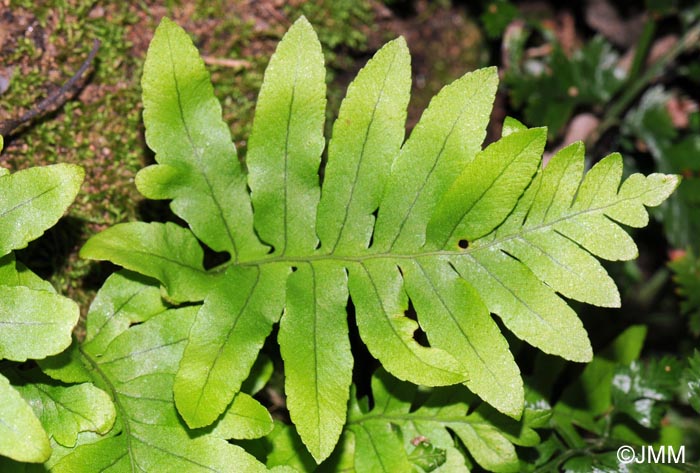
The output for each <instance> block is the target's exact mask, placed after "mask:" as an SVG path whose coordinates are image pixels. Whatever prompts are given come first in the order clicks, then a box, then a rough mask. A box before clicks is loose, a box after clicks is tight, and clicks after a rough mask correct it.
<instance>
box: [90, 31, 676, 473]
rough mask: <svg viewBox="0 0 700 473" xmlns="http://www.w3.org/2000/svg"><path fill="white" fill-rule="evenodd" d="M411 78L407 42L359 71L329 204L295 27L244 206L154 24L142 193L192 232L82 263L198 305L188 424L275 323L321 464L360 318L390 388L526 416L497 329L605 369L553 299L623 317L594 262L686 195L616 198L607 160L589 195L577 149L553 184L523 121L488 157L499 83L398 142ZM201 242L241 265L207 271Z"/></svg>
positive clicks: (116, 236) (330, 178)
mask: <svg viewBox="0 0 700 473" xmlns="http://www.w3.org/2000/svg"><path fill="white" fill-rule="evenodd" d="M409 63H410V58H409V54H408V51H407V48H406V45H405V42H404V41H403V40H402V39H397V40H395V41H392V42H390V43H388V44H387V45H386V46H384V47H383V48H382V49H381V50H380V51H379V52H377V54H376V55H375V56H374V57H373V58H372V59H371V60H370V61H369V62H368V63H367V65H366V66H365V67H364V68H363V69H362V70H361V71H360V72H359V74H358V76H357V78H356V79H355V80H354V81H353V83H352V84H351V85H350V86H349V88H348V92H347V95H346V97H345V99H344V101H343V103H342V105H341V108H340V112H339V115H338V118H337V120H336V122H335V124H334V127H333V135H332V138H331V139H330V141H329V144H328V161H327V164H326V166H325V168H324V170H323V183H322V185H321V184H319V181H320V177H319V176H320V171H319V166H320V162H321V158H320V156H321V152H322V151H323V144H324V141H323V136H322V129H323V117H324V103H325V98H324V94H325V85H324V82H323V81H324V68H323V59H322V54H321V49H320V45H319V42H318V39H317V38H316V35H315V34H314V32H313V29H312V28H311V26H310V25H309V23H308V22H307V21H306V20H305V19H303V18H302V19H300V20H298V21H297V22H296V23H294V25H293V26H292V27H291V28H290V30H289V32H288V33H287V34H286V35H285V37H284V38H283V39H282V41H281V42H280V44H279V46H278V48H277V51H276V52H275V54H274V56H273V57H272V59H271V61H270V65H269V67H268V69H267V71H266V74H265V79H264V82H263V87H262V90H261V93H260V100H259V103H258V108H257V112H256V117H255V123H254V126H253V134H252V136H251V138H250V142H249V149H248V157H247V164H248V170H249V172H248V175H247V185H248V186H249V187H250V194H249V193H248V192H247V190H246V180H245V179H246V176H245V175H244V174H243V172H242V171H241V169H240V167H239V166H238V162H237V159H236V155H235V150H234V148H233V146H232V145H231V143H230V139H229V138H228V135H227V131H226V130H225V128H226V125H225V124H224V123H223V122H222V121H221V118H220V109H219V106H218V104H217V103H216V99H215V97H214V94H213V91H212V88H211V85H210V84H209V82H208V76H207V73H206V71H205V69H204V65H203V63H202V61H201V60H200V59H199V58H198V56H197V53H196V50H195V48H194V47H193V46H192V44H191V41H190V40H189V38H188V37H187V35H186V34H185V33H184V32H183V31H182V30H181V29H180V28H179V27H177V26H176V25H175V24H174V23H172V22H170V21H168V20H164V21H163V22H162V23H161V25H160V26H159V28H158V30H157V32H156V35H155V37H154V39H153V41H152V43H151V46H150V48H149V52H148V57H147V60H146V66H145V69H144V78H143V89H144V92H143V93H144V105H145V112H144V121H145V124H146V128H147V137H148V142H149V145H150V146H151V147H152V148H153V149H154V150H155V151H156V161H157V162H158V164H156V165H154V166H151V167H148V168H146V169H144V170H142V171H141V172H140V173H139V175H138V176H137V185H138V187H139V189H140V190H141V191H142V192H143V193H144V195H146V196H147V197H151V198H158V199H166V198H167V199H173V200H172V203H171V207H172V208H173V210H174V212H175V213H176V214H177V215H178V216H180V217H182V218H183V219H184V220H185V221H186V222H187V223H188V224H189V227H190V230H186V229H182V228H179V229H177V228H175V226H174V225H172V224H166V225H165V226H164V225H163V224H153V223H152V224H133V223H129V224H122V225H117V226H116V227H114V228H112V229H109V230H107V231H106V232H103V233H102V234H100V235H97V236H96V237H93V238H92V239H91V240H90V241H89V242H88V243H87V244H86V245H85V247H84V248H83V250H82V255H83V256H85V257H88V258H94V259H108V260H111V261H113V262H115V263H117V264H120V265H122V266H124V267H126V268H129V269H132V270H135V271H138V272H141V273H143V274H146V275H149V276H151V277H154V278H156V279H158V280H159V281H160V282H161V283H162V284H163V286H164V287H165V290H166V291H167V293H168V295H169V296H170V297H171V298H172V299H173V300H176V301H201V300H203V301H204V304H203V305H202V306H201V308H200V309H199V311H198V313H197V315H196V316H195V319H194V322H193V324H192V327H191V330H190V332H189V336H188V338H187V341H186V347H185V348H184V354H183V356H182V361H181V363H180V365H179V369H178V371H177V374H176V376H175V381H174V396H175V402H176V405H177V408H178V411H179V412H180V414H181V415H182V417H183V419H184V420H185V422H186V423H187V424H188V425H189V426H190V427H193V428H197V427H204V426H206V425H209V424H212V423H213V422H215V421H216V419H217V418H219V416H221V415H222V413H223V412H224V411H225V409H226V408H227V406H228V405H229V404H230V402H231V401H232V400H233V399H234V398H235V397H236V394H237V393H238V392H239V391H240V387H241V384H242V383H243V381H244V380H245V379H246V377H247V376H248V373H249V372H250V369H251V367H252V366H253V363H254V362H255V359H256V357H257V354H258V352H259V350H260V349H261V347H262V345H263V343H264V341H265V339H266V338H267V336H268V335H269V334H270V333H271V331H272V327H273V325H274V324H275V323H277V322H278V321H279V335H278V342H279V345H280V351H281V354H282V358H283V360H284V368H285V376H286V386H285V390H286V394H287V406H288V407H289V410H290V414H291V418H292V420H293V422H294V423H295V425H296V428H297V431H298V432H299V434H300V436H301V438H302V440H303V441H304V443H305V444H306V446H307V447H308V449H309V451H310V452H311V454H312V455H313V457H314V458H315V460H316V461H317V462H320V461H322V460H323V459H325V458H327V457H328V455H329V454H330V453H331V452H332V450H333V448H334V446H335V445H336V443H337V441H338V438H339V436H340V435H341V431H342V427H343V425H344V423H345V421H346V407H347V406H346V405H347V401H348V398H349V387H350V382H351V372H352V364H353V360H352V354H351V351H350V344H349V339H348V330H349V328H348V325H347V324H348V323H347V316H346V309H345V307H346V305H347V303H348V300H349V299H351V300H352V302H353V304H354V306H355V314H356V322H357V327H358V329H359V333H360V336H361V338H362V340H363V341H364V343H365V344H366V346H367V347H368V348H369V351H370V352H371V353H372V355H373V356H374V357H376V358H377V359H378V360H379V361H380V362H381V363H382V365H383V366H384V367H385V368H386V369H387V370H388V371H389V372H390V373H392V374H393V375H394V376H396V377H398V378H400V379H402V380H406V381H410V382H412V383H416V384H424V385H429V386H442V385H452V384H459V383H465V384H466V386H467V387H468V388H469V389H471V390H472V391H473V392H475V393H476V394H477V395H479V396H480V397H482V398H483V399H484V400H486V401H487V402H488V403H489V404H491V405H493V406H494V407H495V408H497V409H498V410H499V411H501V412H503V413H505V414H507V415H509V416H511V417H514V418H518V417H519V416H520V415H521V413H522V411H523V405H524V404H523V403H524V401H523V398H524V394H523V384H522V380H521V379H520V374H519V370H518V367H517V365H516V364H515V362H514V359H513V356H512V355H511V353H510V352H509V350H508V344H507V342H506V340H505V338H503V336H502V335H501V334H500V332H499V328H498V326H497V325H496V323H495V321H494V320H493V319H492V316H491V314H496V315H498V316H499V317H500V318H501V319H502V320H503V323H504V324H505V326H506V327H507V328H508V329H509V330H511V331H512V332H513V333H514V334H515V335H516V336H518V337H519V338H521V339H523V340H525V341H526V342H528V343H530V344H532V345H534V346H536V347H538V348H539V349H541V350H542V351H544V352H546V353H551V354H555V355H558V356H562V357H564V358H567V359H570V360H574V361H588V360H590V359H591V347H590V342H589V341H588V337H587V335H586V332H585V330H584V328H583V325H582V324H581V322H580V320H579V319H578V318H577V317H576V314H575V313H574V311H573V310H572V309H571V308H570V307H569V306H568V305H567V304H566V302H565V301H564V300H563V299H562V298H561V297H560V295H563V296H565V297H568V298H571V299H577V300H582V301H585V302H589V303H593V304H598V305H603V306H616V305H619V295H618V293H617V289H616V288H615V286H614V284H613V283H612V281H611V279H610V278H609V276H607V274H606V273H605V271H604V270H603V269H602V266H601V265H600V263H599V262H598V261H597V260H596V259H595V257H594V256H598V257H600V258H604V259H611V260H619V259H629V258H632V257H634V256H635V255H636V247H635V246H634V243H633V241H632V240H631V238H630V237H629V236H628V235H627V233H625V232H624V230H622V228H621V227H620V226H619V225H618V224H624V225H628V226H643V225H645V224H646V222H647V218H648V217H647V213H646V210H645V208H644V207H645V206H654V205H658V204H659V203H661V202H662V201H663V200H664V199H665V198H666V197H668V195H669V194H670V193H671V192H672V191H673V190H674V188H675V187H676V186H677V184H678V178H677V177H676V176H668V175H660V174H654V175H651V176H648V177H644V176H641V175H633V176H631V177H630V178H628V179H627V180H626V181H625V182H624V183H622V185H620V180H621V160H620V158H619V156H617V155H613V156H611V157H608V158H606V159H604V160H603V161H601V162H600V163H599V164H598V165H596V166H595V167H594V168H593V169H592V170H591V171H589V172H588V173H587V174H586V176H585V178H584V179H583V181H581V179H582V175H583V147H582V145H580V144H575V145H572V146H571V147H569V148H566V149H564V150H562V151H560V152H559V153H558V154H557V155H556V156H555V157H554V158H553V159H552V161H551V162H550V163H549V164H548V166H547V167H546V168H542V167H541V166H540V161H541V155H542V151H543V148H544V144H545V138H546V131H545V130H544V129H525V128H524V127H523V126H522V125H520V124H518V123H517V122H515V121H513V120H508V121H507V122H506V124H505V127H504V136H503V137H502V138H501V139H500V140H499V141H497V142H495V143H493V144H491V145H490V146H488V147H486V148H485V149H483V150H482V149H481V145H482V141H483V139H484V137H485V133H486V132H485V130H486V126H487V124H488V120H489V114H490V111H491V107H492V104H493V100H494V96H495V91H496V88H497V74H496V71H495V69H493V68H489V69H483V70H479V71H475V72H472V73H469V74H466V75H465V76H464V77H462V78H461V79H458V80H457V81H455V82H454V83H452V84H450V85H448V86H447V87H445V88H444V89H443V90H442V91H441V92H440V93H439V94H438V95H437V96H436V97H435V98H434V99H433V100H432V102H431V104H430V106H429V107H428V109H427V110H426V111H425V113H424V114H423V117H422V118H421V120H420V122H419V123H418V125H417V126H416V128H415V129H414V131H413V133H412V134H411V136H410V137H409V138H408V139H407V140H406V141H405V142H404V134H405V128H404V126H405V124H404V121H405V116H406V105H407V103H408V100H409V89H410V66H409ZM251 209H253V210H254V212H253V211H251ZM196 239H199V240H200V241H202V242H203V243H205V244H207V245H208V246H210V247H211V248H213V249H214V250H216V251H226V252H228V253H229V254H230V255H231V260H230V261H229V262H228V263H225V264H224V265H222V266H220V267H218V268H215V269H213V270H210V271H204V270H203V266H202V253H201V250H200V249H199V248H195V247H196ZM134 249H136V251H137V252H134V251H133V250H134ZM410 304H412V305H413V308H415V310H416V313H417V317H416V319H417V320H416V319H414V318H411V317H409V316H408V315H407V311H408V309H409V305H410ZM418 328H420V329H422V330H423V332H425V335H426V338H427V343H419V341H418V340H417V339H418V338H419V337H415V332H416V330H417V329H418ZM358 435H360V437H361V436H362V435H363V434H362V433H360V434H358ZM387 435H388V434H387ZM397 461H400V462H402V461H403V460H397ZM397 465H398V464H397ZM401 465H404V464H403V463H401ZM404 466H405V465H404Z"/></svg>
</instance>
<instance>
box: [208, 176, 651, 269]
mask: <svg viewBox="0 0 700 473" xmlns="http://www.w3.org/2000/svg"><path fill="white" fill-rule="evenodd" d="M650 192H653V189H651V190H646V191H644V192H642V193H640V194H638V195H634V196H630V197H626V198H623V199H619V200H615V201H614V202H611V203H609V204H607V205H603V206H599V207H594V208H588V209H584V210H579V211H576V212H574V213H570V214H567V215H565V216H562V217H561V218H559V219H557V220H552V221H549V222H545V223H542V224H539V225H533V226H531V227H527V226H526V227H521V230H522V231H520V232H517V233H513V234H510V235H506V236H504V237H502V238H497V239H494V240H492V241H489V242H486V243H483V244H481V245H478V244H472V245H470V246H469V248H467V249H464V250H462V249H460V250H444V249H443V250H433V251H426V252H420V253H390V252H371V249H368V250H364V251H367V252H366V253H364V254H360V255H358V256H351V255H337V254H334V253H330V254H324V253H322V252H320V251H319V252H315V253H313V254H310V255H307V256H281V255H280V256H271V257H268V258H262V259H251V260H247V261H246V260H243V261H240V260H239V261H238V262H237V263H234V262H227V263H224V264H222V265H221V266H218V267H216V268H214V269H213V270H211V271H216V272H223V271H224V270H225V269H227V268H228V267H229V266H231V265H233V264H237V265H240V266H244V267H246V266H262V265H265V264H289V265H294V264H299V263H307V262H308V263H313V262H316V261H319V262H321V261H335V262H338V263H363V262H365V261H370V260H374V259H392V260H397V259H398V260H401V259H411V260H417V259H421V258H430V257H459V256H467V255H473V254H474V253H477V252H479V251H483V250H487V249H490V248H493V247H498V246H499V245H502V244H504V243H506V242H508V241H510V240H513V239H516V238H522V237H523V236H524V235H527V234H530V233H535V232H538V231H542V230H545V229H548V228H550V227H554V226H555V225H557V224H558V223H560V222H564V221H567V220H572V219H574V218H577V217H579V216H582V215H587V214H594V213H599V212H604V211H605V210H606V209H608V208H611V207H615V206H616V205H619V204H621V203H623V202H627V201H632V200H639V199H641V197H642V196H643V195H645V194H648V193H650ZM491 234H493V232H491V233H489V234H488V235H491ZM488 235H486V237H487V236H488ZM478 242H479V240H477V243H478Z"/></svg>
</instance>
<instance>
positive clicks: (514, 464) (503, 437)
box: [346, 369, 540, 472]
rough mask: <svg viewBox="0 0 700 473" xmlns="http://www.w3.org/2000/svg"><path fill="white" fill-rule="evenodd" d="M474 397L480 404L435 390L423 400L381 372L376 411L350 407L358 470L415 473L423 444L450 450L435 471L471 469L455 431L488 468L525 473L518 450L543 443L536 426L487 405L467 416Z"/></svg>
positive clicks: (455, 390)
mask: <svg viewBox="0 0 700 473" xmlns="http://www.w3.org/2000/svg"><path fill="white" fill-rule="evenodd" d="M419 399H421V401H418V400H419ZM469 399H472V400H475V399H474V398H473V396H472V395H471V394H470V393H469V392H467V391H466V390H465V389H464V388H463V387H457V386H454V387H448V388H435V389H434V390H433V391H432V392H431V393H430V394H429V395H428V396H427V398H426V397H419V396H418V390H417V387H416V386H414V385H411V384H409V383H406V382H402V381H399V380H397V379H395V378H392V377H391V376H390V375H389V374H388V373H387V372H386V371H384V370H382V369H380V370H378V371H377V372H376V373H375V374H374V376H373V378H372V404H373V407H372V408H371V409H369V408H368V406H367V402H366V400H365V399H361V400H359V401H353V403H352V405H351V407H350V414H349V418H348V425H347V427H346V428H347V430H348V431H350V432H352V435H353V436H354V438H355V444H354V445H355V449H354V456H355V469H356V470H357V471H386V472H393V471H410V470H411V468H410V466H408V465H409V463H408V462H409V459H412V458H416V457H420V455H419V454H420V453H421V452H420V450H419V447H420V445H421V444H427V445H430V446H431V448H432V449H433V450H439V451H443V452H445V455H444V458H443V459H442V460H441V462H438V463H439V464H434V465H433V466H434V467H435V471H446V472H447V471H464V472H466V471H469V470H468V469H467V467H466V464H465V460H464V457H463V456H462V454H460V453H459V450H458V447H457V444H456V442H455V439H454V438H453V435H452V433H454V434H455V435H456V437H457V438H459V440H460V441H461V442H462V443H463V444H464V446H466V448H467V450H468V451H469V453H470V454H471V456H472V457H473V458H474V459H475V460H476V461H477V462H478V463H479V464H480V465H481V466H482V467H484V468H486V469H487V470H489V471H497V472H513V471H520V469H519V462H518V456H517V454H516V451H515V446H516V445H519V446H533V445H536V444H537V443H539V442H540V437H539V435H538V434H537V433H536V432H535V431H534V430H533V429H532V427H533V426H531V425H529V424H528V423H527V422H526V421H520V422H515V421H514V420H512V419H510V418H508V417H505V416H503V415H501V414H499V413H497V412H496V411H494V410H493V409H491V408H490V407H488V406H487V405H485V404H482V405H481V406H479V407H477V408H476V409H474V410H473V411H472V412H471V413H469V415H467V414H466V413H467V411H468V410H469V407H470V406H469V404H470V401H469ZM417 450H418V452H417ZM448 458H449V463H446V461H448ZM441 466H443V468H447V469H443V468H440V467H441ZM399 468H400V469H399Z"/></svg>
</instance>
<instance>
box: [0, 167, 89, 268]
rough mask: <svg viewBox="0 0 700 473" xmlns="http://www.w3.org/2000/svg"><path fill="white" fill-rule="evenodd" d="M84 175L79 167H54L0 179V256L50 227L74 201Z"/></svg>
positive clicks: (31, 170)
mask: <svg viewBox="0 0 700 473" xmlns="http://www.w3.org/2000/svg"><path fill="white" fill-rule="evenodd" d="M84 175H85V173H84V171H83V169H82V168H81V167H80V166H76V165H74V164H55V165H53V166H45V167H34V168H29V169H24V170H22V171H17V172H15V173H14V174H9V175H5V176H2V177H0V256H5V255H6V254H8V253H9V252H10V251H11V250H16V249H19V248H24V247H25V246H27V243H29V242H30V241H32V240H34V239H36V238H38V237H40V236H41V235H42V234H43V233H44V231H46V230H47V229H48V228H50V227H52V226H53V225H54V224H55V223H56V222H57V221H58V219H59V218H61V216H62V215H63V213H64V212H65V211H66V209H67V208H68V206H69V205H70V204H71V203H72V202H73V199H75V196H76V195H77V194H78V190H79V189H80V185H81V184H82V182H83V177H84Z"/></svg>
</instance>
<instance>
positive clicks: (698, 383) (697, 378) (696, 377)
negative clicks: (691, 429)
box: [683, 350, 700, 413]
mask: <svg viewBox="0 0 700 473" xmlns="http://www.w3.org/2000/svg"><path fill="white" fill-rule="evenodd" d="M683 381H684V384H685V388H686V389H687V390H688V401H689V402H690V405H691V406H692V407H693V409H695V410H696V411H697V412H698V413H700V352H699V351H698V350H695V352H694V353H693V356H691V357H689V358H688V366H687V367H686V368H685V369H684V370H683Z"/></svg>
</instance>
